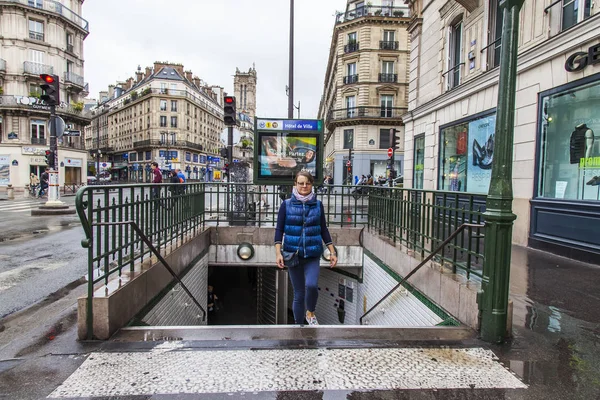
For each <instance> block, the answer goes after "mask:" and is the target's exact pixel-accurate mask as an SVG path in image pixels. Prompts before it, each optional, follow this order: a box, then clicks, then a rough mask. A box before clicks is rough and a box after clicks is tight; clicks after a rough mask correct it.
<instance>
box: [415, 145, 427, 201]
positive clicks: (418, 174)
mask: <svg viewBox="0 0 600 400" xmlns="http://www.w3.org/2000/svg"><path fill="white" fill-rule="evenodd" d="M414 151H415V154H414V166H413V188H415V189H423V171H424V166H425V135H419V136H415V150H414Z"/></svg>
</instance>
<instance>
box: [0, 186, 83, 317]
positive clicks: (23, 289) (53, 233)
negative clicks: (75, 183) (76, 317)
mask: <svg viewBox="0 0 600 400" xmlns="http://www.w3.org/2000/svg"><path fill="white" fill-rule="evenodd" d="M62 200H63V201H64V202H65V203H67V204H73V202H74V198H73V197H67V198H63V199H62ZM10 202H11V201H10V200H4V201H2V202H0V226H2V232H1V237H0V240H2V241H1V242H0V318H2V317H4V316H6V315H8V314H11V313H14V312H16V311H19V310H21V309H23V308H25V307H27V306H30V305H32V304H34V303H36V302H38V301H40V300H42V299H44V298H45V297H47V296H48V295H49V294H51V293H53V292H55V291H57V290H59V289H61V288H63V287H65V286H66V285H67V284H69V283H71V282H73V281H75V280H77V279H80V278H81V277H82V276H83V275H85V274H86V270H87V250H86V249H84V248H83V247H81V244H80V243H81V239H82V238H83V237H84V234H83V229H82V228H81V225H80V223H79V218H78V217H77V216H76V215H69V216H40V217H32V216H31V213H30V212H7V211H3V210H2V208H1V207H2V206H5V205H9V204H10Z"/></svg>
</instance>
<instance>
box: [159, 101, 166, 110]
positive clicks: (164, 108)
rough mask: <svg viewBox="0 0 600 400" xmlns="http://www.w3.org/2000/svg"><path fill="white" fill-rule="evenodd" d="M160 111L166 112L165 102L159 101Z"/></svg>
mask: <svg viewBox="0 0 600 400" xmlns="http://www.w3.org/2000/svg"><path fill="white" fill-rule="evenodd" d="M160 111H167V101H166V100H161V101H160Z"/></svg>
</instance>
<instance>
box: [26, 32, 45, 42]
mask: <svg viewBox="0 0 600 400" xmlns="http://www.w3.org/2000/svg"><path fill="white" fill-rule="evenodd" d="M29 39H32V40H40V41H42V42H43V41H44V33H43V32H36V31H29Z"/></svg>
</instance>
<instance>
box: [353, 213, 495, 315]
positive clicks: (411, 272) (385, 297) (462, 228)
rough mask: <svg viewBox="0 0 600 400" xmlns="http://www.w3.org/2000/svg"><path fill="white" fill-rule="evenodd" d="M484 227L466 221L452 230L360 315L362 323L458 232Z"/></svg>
mask: <svg viewBox="0 0 600 400" xmlns="http://www.w3.org/2000/svg"><path fill="white" fill-rule="evenodd" d="M483 227H485V225H483V224H469V223H465V224H462V225H461V226H459V227H458V228H457V229H456V230H455V231H454V232H452V234H451V235H450V236H448V238H447V239H446V240H444V241H443V242H442V244H440V245H439V246H438V248H436V249H435V250H434V251H432V252H431V253H430V254H429V255H428V256H427V257H426V258H425V259H424V260H423V261H421V262H420V263H419V265H417V266H416V267H415V268H414V269H413V270H412V271H410V272H409V274H408V275H406V276H405V277H404V278H403V279H402V280H400V282H398V284H397V285H396V286H394V287H393V288H392V289H391V290H390V291H389V292H387V294H386V295H385V296H383V297H382V298H381V300H379V301H378V302H377V303H376V304H375V305H374V306H373V307H371V308H369V309H368V310H367V312H366V313H364V314H363V316H362V317H360V319H359V321H360V325H362V324H363V318H365V317H366V316H367V315H368V314H369V313H370V312H371V311H373V310H374V309H375V308H377V306H379V305H380V304H381V303H383V301H384V300H385V299H387V298H388V297H390V295H391V294H392V293H394V292H395V291H396V290H397V289H398V288H399V287H400V286H402V285H403V284H404V283H405V282H406V281H407V280H408V278H410V277H411V276H413V275H414V274H415V273H416V272H417V271H418V270H419V269H420V268H421V267H422V266H423V265H425V264H426V263H427V262H429V260H431V259H432V258H433V256H435V255H436V254H437V253H439V252H440V251H441V250H442V249H443V248H444V247H445V246H446V245H447V244H448V243H450V241H452V239H454V238H455V237H456V236H458V234H459V233H461V232H462V231H463V230H464V229H465V228H483Z"/></svg>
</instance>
